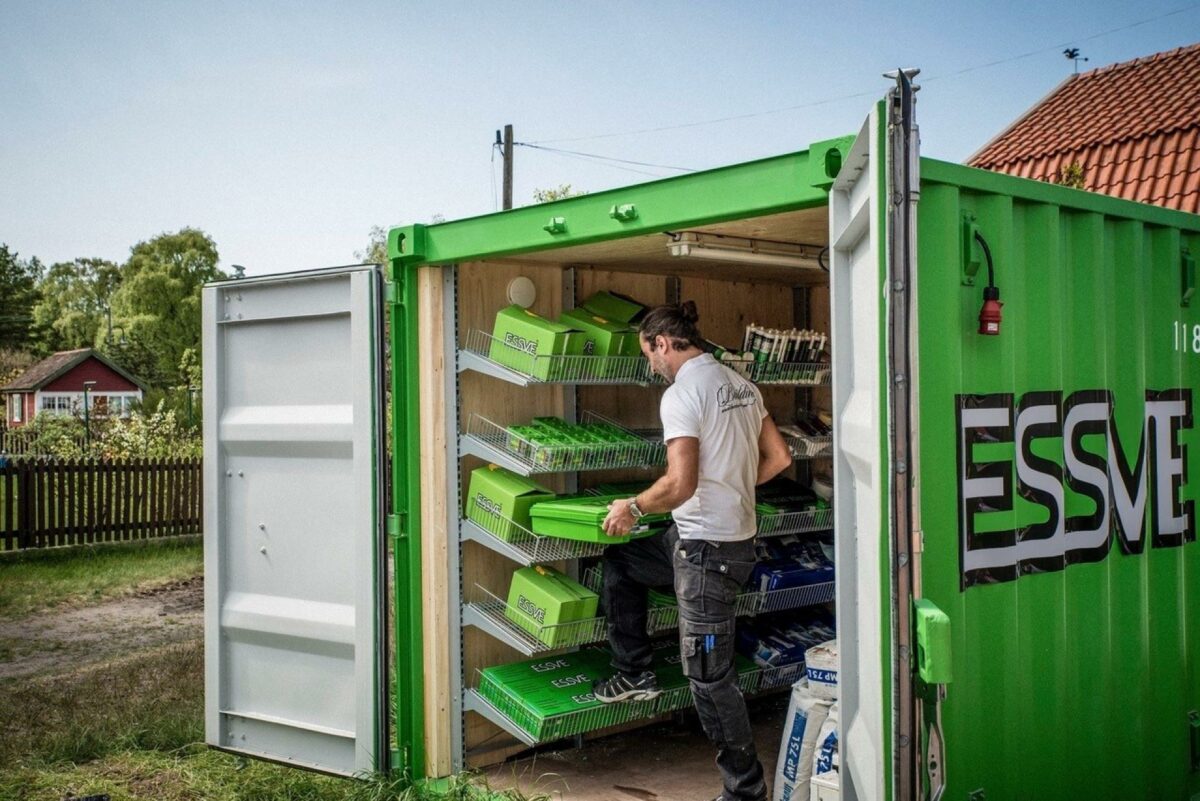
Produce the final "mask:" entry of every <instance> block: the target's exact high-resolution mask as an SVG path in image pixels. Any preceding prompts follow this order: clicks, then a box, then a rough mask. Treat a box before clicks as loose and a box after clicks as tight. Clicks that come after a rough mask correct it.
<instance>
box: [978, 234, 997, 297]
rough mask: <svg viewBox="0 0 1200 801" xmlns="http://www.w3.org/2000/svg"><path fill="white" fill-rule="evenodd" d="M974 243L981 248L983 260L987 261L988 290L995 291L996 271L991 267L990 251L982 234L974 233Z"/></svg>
mask: <svg viewBox="0 0 1200 801" xmlns="http://www.w3.org/2000/svg"><path fill="white" fill-rule="evenodd" d="M975 241H976V242H978V243H979V246H980V247H981V248H983V255H984V258H986V259H987V265H988V289H995V288H996V271H995V269H994V268H993V267H992V249H991V248H989V247H988V243H987V242H986V241H985V240H984V238H983V234H981V233H979V232H978V231H976V232H975Z"/></svg>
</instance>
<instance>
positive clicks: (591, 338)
mask: <svg viewBox="0 0 1200 801" xmlns="http://www.w3.org/2000/svg"><path fill="white" fill-rule="evenodd" d="M558 321H559V322H560V323H562V324H563V325H568V326H570V327H571V328H574V329H577V330H579V332H580V333H579V335H578V336H579V338H580V340H581V341H582V346H581V348H580V349H581V351H582V352H583V354H584V355H585V356H596V357H620V356H624V357H637V358H640V357H641V355H642V351H641V347H640V346H639V345H638V333H637V331H634V330H633V329H632V328H630V327H629V326H627V325H625V324H623V323H616V322H612V321H611V320H609V319H608V318H606V317H602V316H600V315H597V314H593V313H592V312H590V311H588V310H587V309H572V310H571V311H567V312H563V313H562V314H561V315H559V318H558ZM622 364H627V362H618V361H610V360H609V359H607V358H605V359H601V360H600V362H599V364H597V366H596V368H595V369H594V374H595V376H596V377H604V376H608V375H613V374H615V373H619V372H622Z"/></svg>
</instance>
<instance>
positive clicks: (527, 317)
mask: <svg viewBox="0 0 1200 801" xmlns="http://www.w3.org/2000/svg"><path fill="white" fill-rule="evenodd" d="M580 333H581V332H580V331H578V330H577V329H575V328H572V327H571V326H568V325H563V324H562V323H556V322H554V321H553V320H547V319H546V318H544V317H541V316H539V315H537V314H535V313H533V312H531V311H529V310H528V309H525V308H522V307H520V306H516V305H513V306H507V307H505V308H503V309H501V310H500V311H499V312H497V313H496V324H495V327H494V328H493V329H492V346H491V349H490V350H489V351H488V358H489V359H491V360H492V361H494V362H496V363H498V364H503V365H504V366H506V367H511V368H513V369H514V370H516V371H518V372H520V373H524V374H525V375H528V376H532V377H533V378H538V379H541V380H543V381H553V380H556V379H558V378H561V377H562V374H563V372H564V369H563V364H562V362H563V361H564V360H563V359H554V358H547V357H553V356H578V355H580V354H581V353H582V352H583V344H584V343H583V338H582V336H580Z"/></svg>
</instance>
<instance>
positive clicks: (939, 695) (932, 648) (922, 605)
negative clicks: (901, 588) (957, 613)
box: [913, 598, 952, 801]
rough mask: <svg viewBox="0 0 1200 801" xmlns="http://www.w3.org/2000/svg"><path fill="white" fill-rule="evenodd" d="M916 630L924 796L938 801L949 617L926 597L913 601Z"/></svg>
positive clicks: (943, 775) (941, 779) (948, 673)
mask: <svg viewBox="0 0 1200 801" xmlns="http://www.w3.org/2000/svg"><path fill="white" fill-rule="evenodd" d="M913 614H914V617H915V618H916V629H917V637H916V639H917V676H918V678H919V679H920V685H921V686H920V690H919V694H920V696H921V734H922V737H923V740H924V742H925V794H924V797H925V798H927V799H929V801H938V800H939V799H940V798H941V797H942V793H943V792H945V789H946V742H945V739H944V738H943V736H942V701H944V700H945V699H946V685H947V684H949V683H950V680H951V677H952V674H951V667H950V666H951V660H950V618H949V617H948V616H947V615H946V613H945V612H943V611H942V610H941V609H939V608H938V607H937V605H936V604H934V603H933V601H930V600H929V599H928V598H918V599H916V600H915V601H913Z"/></svg>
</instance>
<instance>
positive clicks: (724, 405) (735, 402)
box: [717, 381, 758, 412]
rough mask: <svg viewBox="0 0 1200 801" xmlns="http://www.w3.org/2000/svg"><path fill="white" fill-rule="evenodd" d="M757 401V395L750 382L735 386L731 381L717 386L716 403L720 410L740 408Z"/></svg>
mask: <svg viewBox="0 0 1200 801" xmlns="http://www.w3.org/2000/svg"><path fill="white" fill-rule="evenodd" d="M757 401H758V396H757V395H756V393H755V392H754V387H753V386H751V385H750V384H742V385H741V386H736V385H734V383H733V382H732V381H731V382H730V383H728V384H722V385H721V386H720V387H718V388H717V405H718V406H719V407H720V409H721V411H722V412H727V411H729V410H730V409H740V408H741V407H743V406H753V405H754V404H755V403H756V402H757Z"/></svg>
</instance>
